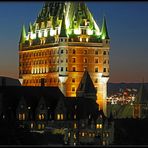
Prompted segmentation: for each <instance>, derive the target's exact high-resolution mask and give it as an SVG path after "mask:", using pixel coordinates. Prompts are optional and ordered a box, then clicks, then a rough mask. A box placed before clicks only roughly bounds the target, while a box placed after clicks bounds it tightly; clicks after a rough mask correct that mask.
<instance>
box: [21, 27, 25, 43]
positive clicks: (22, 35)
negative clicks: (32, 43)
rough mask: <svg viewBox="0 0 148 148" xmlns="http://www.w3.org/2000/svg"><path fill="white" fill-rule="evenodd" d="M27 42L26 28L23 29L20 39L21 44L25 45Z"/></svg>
mask: <svg viewBox="0 0 148 148" xmlns="http://www.w3.org/2000/svg"><path fill="white" fill-rule="evenodd" d="M25 40H26V30H25V26H24V25H23V27H22V32H21V37H20V43H24V42H25Z"/></svg>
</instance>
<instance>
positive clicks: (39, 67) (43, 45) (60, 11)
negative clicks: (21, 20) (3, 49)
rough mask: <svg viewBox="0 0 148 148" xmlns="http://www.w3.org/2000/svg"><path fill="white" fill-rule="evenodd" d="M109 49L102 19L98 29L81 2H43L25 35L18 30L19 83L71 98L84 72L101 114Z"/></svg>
mask: <svg viewBox="0 0 148 148" xmlns="http://www.w3.org/2000/svg"><path fill="white" fill-rule="evenodd" d="M109 49H110V45H109V36H108V32H107V26H106V20H105V17H104V19H103V23H102V27H101V28H99V26H98V25H97V23H96V21H95V20H94V18H93V16H92V14H91V12H90V11H89V9H88V7H87V6H86V4H85V3H83V2H46V3H45V4H44V6H43V8H42V10H41V11H40V12H39V14H38V16H37V18H36V20H35V22H34V23H33V24H31V23H30V24H29V29H28V31H26V29H25V26H23V28H22V33H21V38H20V42H19V80H20V82H21V84H22V85H23V86H40V85H45V86H58V87H59V88H60V89H61V91H62V92H63V94H64V95H65V96H66V97H75V96H76V90H77V88H78V85H79V83H80V81H81V78H82V76H83V73H84V71H85V70H87V71H88V72H89V74H90V76H91V79H92V81H93V84H94V86H95V88H96V90H97V103H98V104H99V109H103V110H104V113H105V112H106V107H105V104H106V96H107V94H106V92H107V91H106V84H107V81H108V79H109Z"/></svg>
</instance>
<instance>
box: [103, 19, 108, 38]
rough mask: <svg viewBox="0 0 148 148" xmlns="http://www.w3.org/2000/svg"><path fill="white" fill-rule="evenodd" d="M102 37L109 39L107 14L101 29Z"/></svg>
mask: <svg viewBox="0 0 148 148" xmlns="http://www.w3.org/2000/svg"><path fill="white" fill-rule="evenodd" d="M101 38H102V39H109V36H108V31H107V25H106V19H105V16H104V18H103V24H102V29H101Z"/></svg>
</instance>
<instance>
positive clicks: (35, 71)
mask: <svg viewBox="0 0 148 148" xmlns="http://www.w3.org/2000/svg"><path fill="white" fill-rule="evenodd" d="M58 71H59V72H63V71H68V68H67V67H60V68H59V67H53V68H49V69H48V68H34V69H32V71H30V70H20V74H30V73H32V74H42V73H48V72H58ZM72 71H73V72H75V71H76V67H72ZM94 71H95V72H99V68H98V67H95V69H94ZM103 72H109V69H108V68H103Z"/></svg>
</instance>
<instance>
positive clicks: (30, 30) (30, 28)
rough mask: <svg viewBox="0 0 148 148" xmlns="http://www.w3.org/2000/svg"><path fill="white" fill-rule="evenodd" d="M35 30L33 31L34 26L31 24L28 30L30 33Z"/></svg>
mask: <svg viewBox="0 0 148 148" xmlns="http://www.w3.org/2000/svg"><path fill="white" fill-rule="evenodd" d="M32 31H33V30H32V25H31V23H30V24H29V30H28V32H32Z"/></svg>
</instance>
